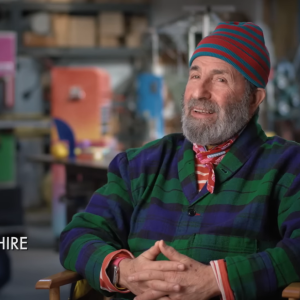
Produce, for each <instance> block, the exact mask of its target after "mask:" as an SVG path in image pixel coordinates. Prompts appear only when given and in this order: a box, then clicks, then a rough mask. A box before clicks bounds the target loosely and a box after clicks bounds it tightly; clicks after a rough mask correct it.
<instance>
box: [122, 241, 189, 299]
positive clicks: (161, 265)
mask: <svg viewBox="0 0 300 300" xmlns="http://www.w3.org/2000/svg"><path fill="white" fill-rule="evenodd" d="M160 252H161V251H160V248H159V242H156V243H155V244H154V246H153V247H151V248H150V249H149V250H147V251H145V252H143V253H142V254H141V255H140V256H138V257H137V258H133V259H129V258H128V259H123V260H122V261H121V262H120V265H119V267H120V278H119V283H118V285H119V286H121V287H124V288H127V289H129V290H130V291H131V292H132V293H133V294H135V295H140V294H142V293H143V292H145V291H146V290H148V289H149V288H151V287H152V284H153V283H149V282H148V281H147V280H143V282H133V281H128V277H129V276H130V275H131V274H133V273H137V272H143V271H147V272H151V271H155V272H165V271H175V272H179V273H180V272H182V271H183V270H185V269H186V267H185V265H184V264H183V263H181V262H179V261H155V259H156V257H157V256H158V254H160ZM157 284H158V285H159V284H160V283H157ZM163 284H164V290H167V291H168V293H171V292H174V291H177V290H178V288H179V286H178V285H177V284H173V283H165V282H164V283H163Z"/></svg>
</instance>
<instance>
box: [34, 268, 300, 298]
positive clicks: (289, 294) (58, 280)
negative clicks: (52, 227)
mask: <svg viewBox="0 0 300 300" xmlns="http://www.w3.org/2000/svg"><path fill="white" fill-rule="evenodd" d="M80 279H82V277H81V276H80V275H79V274H77V273H75V272H72V271H63V272H60V273H57V274H55V275H52V276H50V277H47V278H44V279H40V280H39V281H38V282H37V283H36V285H35V288H36V289H47V290H49V300H60V291H59V288H60V287H61V286H63V285H65V284H70V283H75V282H77V281H78V280H80ZM282 297H283V298H288V299H289V300H296V299H300V282H296V283H291V284H290V285H289V286H287V287H286V288H285V289H284V290H283V292H282ZM81 299H82V300H84V299H83V298H81ZM109 299H110V298H107V297H103V300H109ZM62 300H67V299H62Z"/></svg>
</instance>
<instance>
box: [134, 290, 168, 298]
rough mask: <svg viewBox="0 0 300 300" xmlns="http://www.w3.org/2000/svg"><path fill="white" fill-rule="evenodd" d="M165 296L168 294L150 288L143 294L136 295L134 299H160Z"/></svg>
mask: <svg viewBox="0 0 300 300" xmlns="http://www.w3.org/2000/svg"><path fill="white" fill-rule="evenodd" d="M165 296H166V294H165V293H163V292H159V291H155V290H152V289H148V290H147V291H145V292H144V293H143V294H141V295H138V296H137V297H135V298H134V300H157V299H160V298H162V297H165Z"/></svg>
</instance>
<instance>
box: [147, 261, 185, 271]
mask: <svg viewBox="0 0 300 300" xmlns="http://www.w3.org/2000/svg"><path fill="white" fill-rule="evenodd" d="M145 269H148V270H159V271H184V270H186V267H185V265H184V264H182V263H181V262H177V261H168V260H163V261H154V262H151V264H150V263H149V265H147V268H145Z"/></svg>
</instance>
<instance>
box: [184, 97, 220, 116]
mask: <svg viewBox="0 0 300 300" xmlns="http://www.w3.org/2000/svg"><path fill="white" fill-rule="evenodd" d="M194 107H200V108H201V109H203V110H209V111H212V112H215V113H218V112H219V111H220V110H221V108H220V106H219V105H218V104H217V103H216V102H214V101H212V100H208V99H203V98H202V99H195V98H191V99H190V100H189V101H188V103H187V109H188V110H189V111H191V110H192V109H193V108H194Z"/></svg>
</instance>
